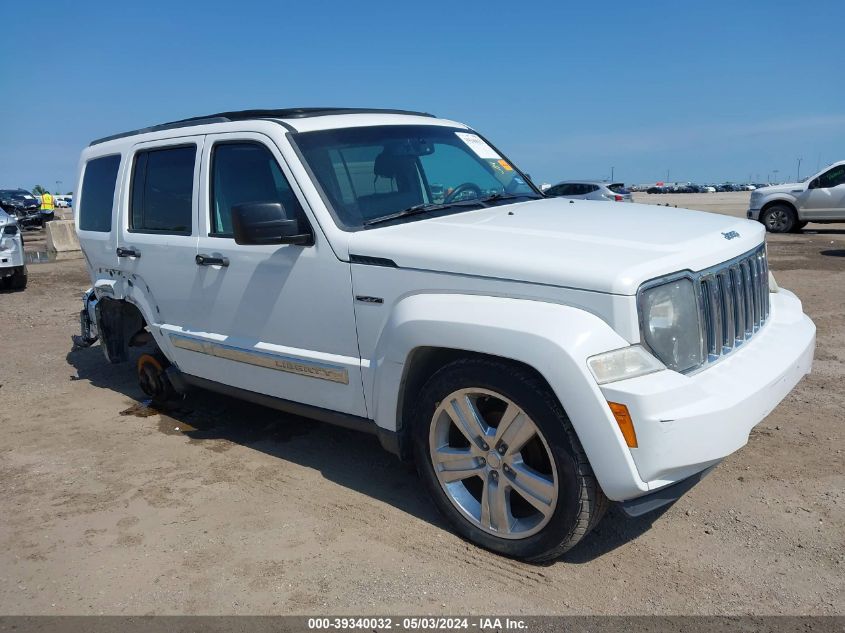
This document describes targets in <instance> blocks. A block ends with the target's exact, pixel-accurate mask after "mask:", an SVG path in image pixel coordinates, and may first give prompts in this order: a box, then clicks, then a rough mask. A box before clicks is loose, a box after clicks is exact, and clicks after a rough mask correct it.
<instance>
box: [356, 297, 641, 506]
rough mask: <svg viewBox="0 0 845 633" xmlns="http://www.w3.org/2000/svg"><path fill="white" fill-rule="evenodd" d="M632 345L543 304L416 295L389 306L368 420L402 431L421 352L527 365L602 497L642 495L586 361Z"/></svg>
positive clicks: (583, 317) (589, 319)
mask: <svg viewBox="0 0 845 633" xmlns="http://www.w3.org/2000/svg"><path fill="white" fill-rule="evenodd" d="M627 345H629V343H628V342H627V341H625V340H624V339H623V338H622V337H621V336H619V335H618V334H617V333H616V332H614V331H613V329H611V328H610V326H608V325H607V323H605V322H604V321H602V320H601V319H600V318H599V317H597V316H595V315H593V314H590V313H588V312H585V311H583V310H580V309H577V308H572V307H569V306H562V305H558V304H553V303H545V302H541V301H531V300H524V299H510V298H502V297H487V296H475V295H457V294H419V295H412V296H409V297H406V298H405V299H403V300H402V301H400V302H399V303H398V304H396V306H395V307H394V310H393V312H392V313H391V316H390V318H389V319H388V321H387V323H386V324H385V327H384V329H383V330H382V334H381V337H380V338H379V341H378V344H377V347H376V353H375V354H374V358H373V360H372V363H371V370H372V371H373V374H374V376H373V378H374V380H373V383H374V384H373V413H374V416H373V417H374V419H375V421H376V423H377V424H378V425H379V426H380V427H382V428H385V429H388V430H396V429H397V428H398V427H399V426H400V423H401V422H400V420H399V415H400V414H399V412H398V403H399V395H400V389H401V387H402V377H403V375H404V374H405V370H406V367H405V365H406V363H407V361H408V359H409V358H410V357H411V355H412V352H413V351H414V350H415V349H417V348H420V347H435V348H449V349H455V350H466V351H468V352H477V353H483V354H488V355H494V356H500V357H502V358H506V359H511V360H515V361H519V362H521V363H524V364H526V365H528V366H530V367H532V368H534V369H535V370H536V371H537V372H539V373H540V374H541V375H542V376H543V377H544V378H545V379H546V381H547V382H548V383H549V385H550V386H551V388H552V390H553V391H554V393H555V395H557V397H558V399H559V400H560V402H561V403H562V404H563V407H564V408H565V409H566V412H567V414H568V415H569V418H570V421H571V422H572V425H573V427H574V429H575V432H576V433H577V434H578V437H579V439H580V440H581V444H582V446H583V447H584V451H585V452H586V454H587V457H588V458H589V460H590V464H591V465H592V467H593V470H594V472H595V474H596V477H597V478H598V480H599V483H600V484H601V486H602V489H603V490H604V492H605V494H606V495H607V496H608V497H609V498H611V499H621V498H628V497H631V496H636V495H638V494H642V493H643V492H644V491H646V490H647V489H648V488H647V486H646V484H645V483H644V482H642V480H640V478H639V476H638V475H637V471H636V468H635V466H634V462H633V459H632V457H631V453H630V451H629V450H628V447H627V445H626V444H625V441H624V438H623V437H622V433H621V432H620V430H619V427H618V426H617V424H616V423H615V421H614V419H613V417H612V414H611V412H610V409H609V407H608V406H607V403H606V401H605V399H604V398H603V397H602V394H601V391H600V390H599V388H598V385H597V384H596V382H595V380H594V378H593V377H592V374H591V373H590V371H589V369H588V367H587V358H589V357H590V356H593V355H595V354H599V353H601V352H606V351H609V350H613V349H618V348H621V347H626V346H627Z"/></svg>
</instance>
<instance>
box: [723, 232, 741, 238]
mask: <svg viewBox="0 0 845 633" xmlns="http://www.w3.org/2000/svg"><path fill="white" fill-rule="evenodd" d="M722 236H723V237H724V238H725V239H726V240H732V239H734V238H735V237H739V233H737V232H736V231H728V232H727V233H722Z"/></svg>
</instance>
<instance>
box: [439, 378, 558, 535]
mask: <svg viewBox="0 0 845 633" xmlns="http://www.w3.org/2000/svg"><path fill="white" fill-rule="evenodd" d="M429 453H430V457H431V463H432V465H433V467H434V472H435V474H436V475H437V479H438V481H439V483H440V486H441V488H442V489H443V491H444V492H445V493H446V496H447V497H448V499H449V501H450V502H451V503H452V504H453V505H454V506H455V508H457V509H458V511H459V512H460V513H461V514H462V515H463V516H464V517H465V518H466V519H467V520H469V521H470V522H471V523H472V524H473V525H475V526H476V527H478V528H480V529H482V530H484V531H485V532H488V533H490V534H493V535H495V536H498V537H501V538H507V539H522V538H526V537H528V536H531V535H532V534H536V533H537V532H539V531H540V530H541V529H543V527H544V526H545V525H546V524H547V523H548V522H549V520H550V519H551V518H552V515H553V513H554V511H555V508H556V506H557V501H558V489H559V486H558V477H557V469H556V467H555V460H554V456H553V455H552V451H551V449H550V448H549V445H548V443H547V442H546V439H545V438H544V437H543V434H542V433H541V432H540V429H539V428H538V427H537V425H536V424H535V423H534V421H533V420H532V419H531V418H530V417H529V416H528V415H527V414H526V412H525V411H523V410H522V409H521V408H520V407H519V406H517V405H516V404H515V403H514V402H512V401H511V400H509V399H508V398H506V397H505V396H503V395H501V394H498V393H496V392H493V391H490V390H487V389H481V388H469V389H460V390H458V391H454V392H453V393H451V394H449V395H448V396H447V397H446V398H444V399H443V400H442V401H441V402H440V404H439V405H438V407H437V409H436V410H435V412H434V415H433V417H432V420H431V426H430V430H429Z"/></svg>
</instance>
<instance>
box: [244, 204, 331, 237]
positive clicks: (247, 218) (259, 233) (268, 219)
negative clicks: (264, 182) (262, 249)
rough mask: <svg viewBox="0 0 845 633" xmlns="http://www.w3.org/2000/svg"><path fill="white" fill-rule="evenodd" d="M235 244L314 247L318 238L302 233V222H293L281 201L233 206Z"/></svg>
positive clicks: (308, 233)
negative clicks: (300, 223)
mask: <svg viewBox="0 0 845 633" xmlns="http://www.w3.org/2000/svg"><path fill="white" fill-rule="evenodd" d="M232 233H233V234H234V238H235V243H236V244H242V245H250V244H299V245H302V246H310V245H311V244H313V243H314V236H313V235H311V233H310V232H306V233H301V232H300V228H299V221H298V220H296V219H295V218H293V219H291V218H289V217H288V216H287V213H286V212H285V207H284V206H283V205H282V203H281V202H250V203H247V204H239V205H237V206H234V207H232Z"/></svg>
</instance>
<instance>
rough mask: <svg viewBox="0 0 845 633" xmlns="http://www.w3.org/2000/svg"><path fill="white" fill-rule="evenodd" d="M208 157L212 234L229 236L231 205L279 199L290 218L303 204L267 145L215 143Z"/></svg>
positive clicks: (210, 232)
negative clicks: (209, 162) (209, 165)
mask: <svg viewBox="0 0 845 633" xmlns="http://www.w3.org/2000/svg"><path fill="white" fill-rule="evenodd" d="M211 156H212V158H211V163H212V164H211V174H212V181H211V227H210V230H209V232H208V234H209V235H211V236H212V237H232V207H234V206H237V205H239V204H245V203H249V202H281V203H282V206H283V207H284V208H285V211H286V212H287V215H288V217H289V218H302V213H303V211H302V207H301V206H300V204H299V200H297V198H296V194H294V192H293V190H292V189H291V187H290V184H289V183H288V180H287V178H285V175H284V173H282V170H281V168H280V167H279V164H278V163H277V162H276V159H275V158H274V157H273V154H271V153H270V150H268V149H267V148H266V147H264V146H263V145H261V144H259V143H255V142H239V143H218V144H216V145H215V146H214V150H213V152H212V155H211Z"/></svg>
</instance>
